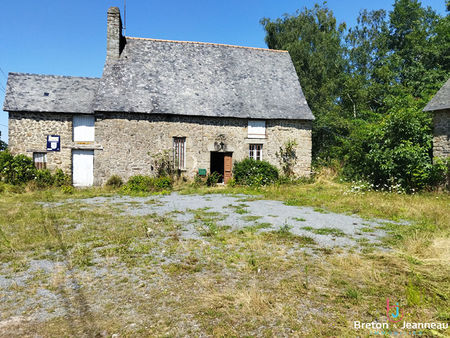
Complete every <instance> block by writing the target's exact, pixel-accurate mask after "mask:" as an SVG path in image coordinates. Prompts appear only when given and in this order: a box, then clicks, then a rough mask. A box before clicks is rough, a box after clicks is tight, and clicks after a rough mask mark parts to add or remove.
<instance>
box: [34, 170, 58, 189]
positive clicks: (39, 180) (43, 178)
mask: <svg viewBox="0 0 450 338" xmlns="http://www.w3.org/2000/svg"><path fill="white" fill-rule="evenodd" d="M34 181H35V182H36V186H37V188H39V189H42V188H48V187H50V186H52V185H53V182H54V176H52V173H51V172H50V170H48V169H39V170H36V177H35V178H34Z"/></svg>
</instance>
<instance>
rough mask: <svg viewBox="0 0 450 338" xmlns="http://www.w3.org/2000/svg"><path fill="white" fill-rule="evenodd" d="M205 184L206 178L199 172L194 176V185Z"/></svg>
mask: <svg viewBox="0 0 450 338" xmlns="http://www.w3.org/2000/svg"><path fill="white" fill-rule="evenodd" d="M204 184H205V179H204V178H203V177H202V176H200V175H199V174H196V175H195V176H194V182H193V186H194V187H200V186H202V185H204Z"/></svg>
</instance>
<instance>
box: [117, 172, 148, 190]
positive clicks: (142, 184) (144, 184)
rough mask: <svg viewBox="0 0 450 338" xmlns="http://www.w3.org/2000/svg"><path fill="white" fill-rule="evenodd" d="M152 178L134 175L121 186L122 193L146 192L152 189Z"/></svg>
mask: <svg viewBox="0 0 450 338" xmlns="http://www.w3.org/2000/svg"><path fill="white" fill-rule="evenodd" d="M152 185H153V184H152V178H151V177H149V176H143V175H136V176H131V177H130V178H129V179H128V182H127V184H125V185H124V186H123V191H124V192H127V193H128V192H148V191H150V189H151V187H152Z"/></svg>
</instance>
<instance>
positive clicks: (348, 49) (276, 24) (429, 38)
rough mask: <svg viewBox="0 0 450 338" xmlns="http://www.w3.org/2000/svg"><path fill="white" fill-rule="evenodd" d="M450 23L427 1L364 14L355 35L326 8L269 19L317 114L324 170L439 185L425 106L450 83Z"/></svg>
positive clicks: (316, 140) (318, 154)
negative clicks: (335, 165) (337, 166)
mask: <svg viewBox="0 0 450 338" xmlns="http://www.w3.org/2000/svg"><path fill="white" fill-rule="evenodd" d="M446 6H447V10H449V2H448V0H447V1H446ZM449 20H450V18H449V15H445V16H441V15H439V14H438V13H437V12H436V11H434V10H433V9H432V8H430V7H426V8H425V7H423V6H422V5H421V3H420V2H419V1H417V0H395V2H394V4H393V7H392V9H391V10H390V11H386V10H385V9H380V10H374V11H368V10H362V11H361V12H360V14H359V17H358V18H357V24H356V25H355V26H354V27H349V28H347V27H346V24H345V23H338V22H337V21H336V18H335V17H334V15H333V12H332V11H331V10H330V9H329V8H328V7H327V5H326V3H323V4H322V5H319V4H316V5H315V6H314V7H313V8H312V9H308V8H304V9H303V10H301V11H300V10H299V11H297V12H296V13H295V14H293V15H284V16H283V17H282V18H278V19H275V20H271V19H268V18H263V19H262V20H261V24H262V25H263V27H264V29H265V31H266V38H265V40H266V43H267V45H268V47H269V48H273V49H284V50H288V51H289V53H290V55H291V57H292V60H293V63H294V66H295V69H296V71H297V74H298V76H299V79H300V83H301V85H302V89H303V92H304V94H305V97H306V99H307V101H308V104H309V106H310V107H311V110H312V111H313V113H314V115H315V117H316V120H315V121H314V125H313V156H314V160H315V162H316V163H325V164H327V163H328V164H329V163H330V162H332V161H335V162H336V161H338V162H339V163H341V166H342V168H343V173H344V175H347V176H348V177H351V178H363V179H367V180H369V181H371V182H372V183H374V184H377V185H379V184H381V185H394V184H401V185H402V186H404V187H406V188H411V187H413V186H414V187H416V188H419V187H423V186H425V185H427V184H434V183H435V182H431V181H433V180H436V177H434V176H433V175H434V174H433V172H434V171H435V170H436V167H435V166H434V165H433V163H432V151H431V147H432V142H431V130H432V128H431V127H432V126H431V116H430V115H429V114H428V113H424V112H422V109H423V108H424V106H425V105H426V103H427V102H428V101H429V99H430V98H431V97H432V95H434V94H435V93H436V91H437V90H438V89H439V88H440V87H441V86H442V85H443V83H444V82H445V81H446V80H447V79H448V77H449V73H450V61H449V58H450V21H449ZM441 167H442V166H441ZM441 167H440V168H441ZM441 169H442V168H441ZM419 172H420V174H419ZM414 175H415V176H414ZM413 176H414V177H415V178H413ZM419 176H420V178H421V179H422V181H421V182H417V180H418V178H417V177H419ZM432 176H433V178H432ZM427 180H428V181H427Z"/></svg>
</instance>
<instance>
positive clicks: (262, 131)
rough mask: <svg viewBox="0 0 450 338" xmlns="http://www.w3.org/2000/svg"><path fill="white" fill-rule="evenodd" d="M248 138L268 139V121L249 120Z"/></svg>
mask: <svg viewBox="0 0 450 338" xmlns="http://www.w3.org/2000/svg"><path fill="white" fill-rule="evenodd" d="M248 138H266V121H263V120H249V121H248Z"/></svg>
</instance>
